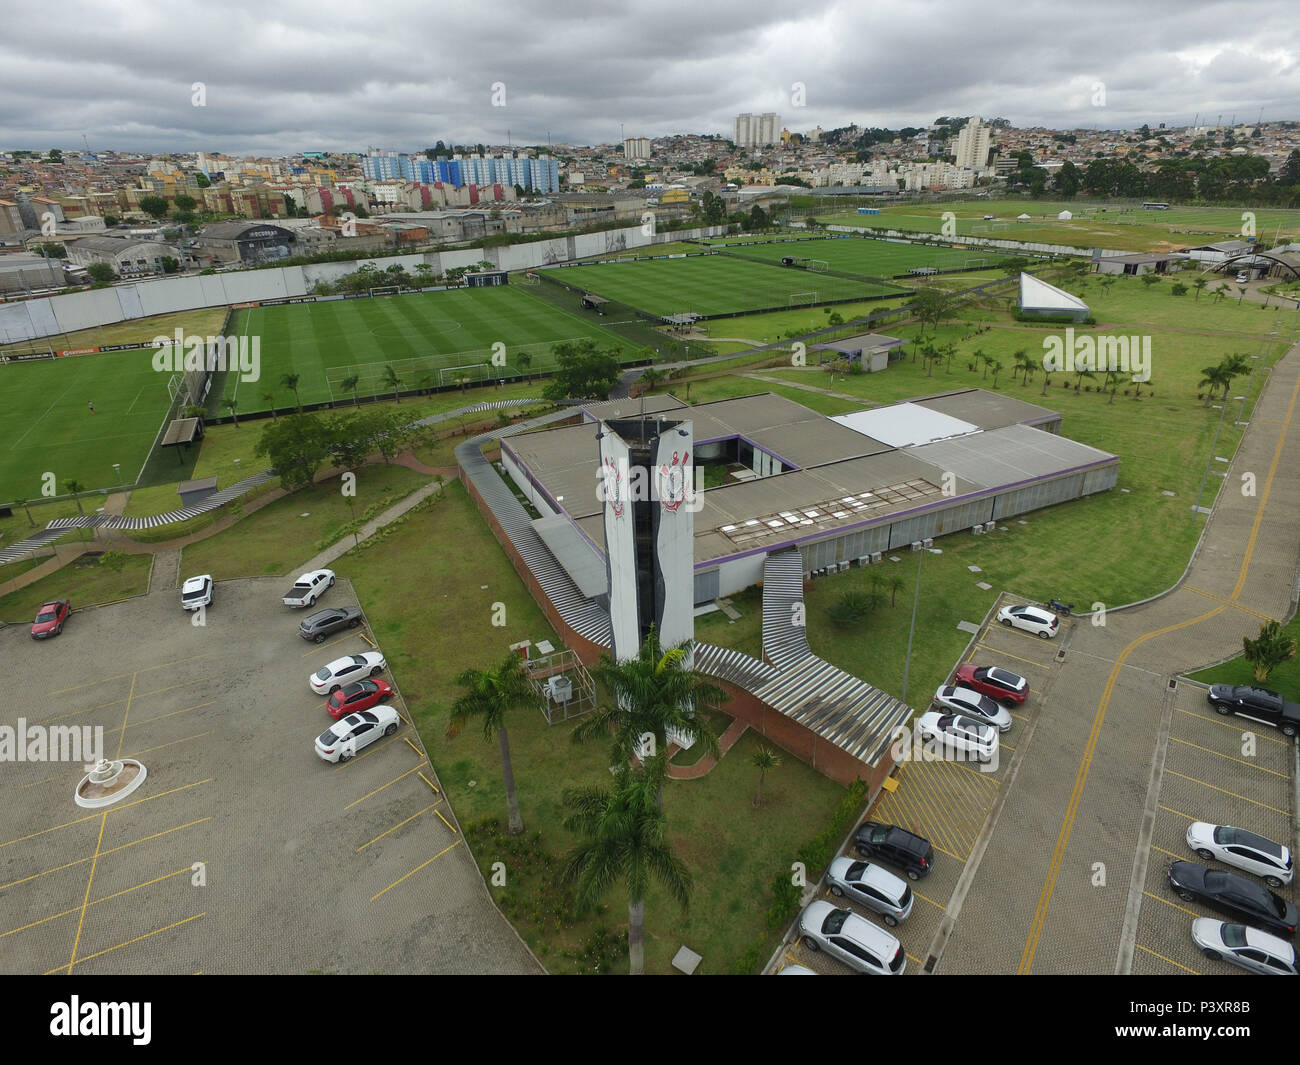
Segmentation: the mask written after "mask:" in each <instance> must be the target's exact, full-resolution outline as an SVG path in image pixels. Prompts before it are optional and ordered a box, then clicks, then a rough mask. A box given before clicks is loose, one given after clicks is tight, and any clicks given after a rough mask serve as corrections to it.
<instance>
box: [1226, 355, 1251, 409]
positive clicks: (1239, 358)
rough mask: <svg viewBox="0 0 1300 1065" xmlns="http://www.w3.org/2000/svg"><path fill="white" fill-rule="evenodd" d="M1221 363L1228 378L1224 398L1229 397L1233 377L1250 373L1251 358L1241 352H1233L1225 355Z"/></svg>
mask: <svg viewBox="0 0 1300 1065" xmlns="http://www.w3.org/2000/svg"><path fill="white" fill-rule="evenodd" d="M1219 365H1220V366H1222V367H1223V374H1224V377H1225V378H1226V380H1225V381H1224V385H1223V398H1224V399H1227V398H1228V392H1229V391H1231V389H1232V380H1233V378H1234V377H1240V376H1242V375H1243V374H1247V373H1250V369H1251V366H1250V360H1249V359H1248V358H1247V357H1246V356H1245V355H1242V354H1241V353H1240V352H1233V354H1231V355H1227V356H1225V357H1224V358H1223V359H1222V361H1220V363H1219Z"/></svg>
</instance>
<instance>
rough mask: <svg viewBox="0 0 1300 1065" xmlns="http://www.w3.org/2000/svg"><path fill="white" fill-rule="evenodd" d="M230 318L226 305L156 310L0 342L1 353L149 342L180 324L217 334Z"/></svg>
mask: <svg viewBox="0 0 1300 1065" xmlns="http://www.w3.org/2000/svg"><path fill="white" fill-rule="evenodd" d="M225 320H226V308H225V307H203V308H200V309H198V310H193V311H177V312H175V313H174V314H155V315H153V316H152V317H150V318H132V319H131V320H130V321H127V322H114V323H113V324H112V325H97V326H94V327H93V328H91V329H76V330H74V331H73V332H71V333H55V334H54V335H53V336H49V337H42V338H41V339H39V340H22V341H18V342H17V343H14V344H0V355H18V354H22V353H25V352H30V351H67V350H70V349H74V348H97V347H101V346H105V345H110V344H148V343H150V342H151V341H152V340H153V338H154V337H157V336H167V337H170V336H173V335H174V334H175V331H176V329H177V328H180V329H182V330H183V331H184V332H186V333H192V334H194V335H195V336H215V335H216V334H217V333H219V332H220V331H221V325H222V323H223V322H225Z"/></svg>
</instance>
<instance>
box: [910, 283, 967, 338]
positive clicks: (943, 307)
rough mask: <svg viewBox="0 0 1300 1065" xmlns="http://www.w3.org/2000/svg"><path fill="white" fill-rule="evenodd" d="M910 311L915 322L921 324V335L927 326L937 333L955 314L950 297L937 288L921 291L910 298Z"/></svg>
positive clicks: (955, 310) (954, 306)
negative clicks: (914, 317)
mask: <svg viewBox="0 0 1300 1065" xmlns="http://www.w3.org/2000/svg"><path fill="white" fill-rule="evenodd" d="M911 310H912V313H913V314H914V315H915V316H916V319H917V321H919V322H920V323H921V331H922V333H924V331H925V327H926V326H927V325H929V326H931V327H932V328H933V329H934V330H935V331H937V330H938V328H939V326H940V325H941V324H942V323H944V322H946V321H949V320H950V319H952V318H953V317H955V316H956V313H957V308H956V305H955V303H954V301H953V299H952V297H951V296H949V295H948V293H946V292H944V291H942V290H941V289H937V288H924V289H921V291H919V292H918V293H917V294H916V295H915V296H913V297H912V303H911Z"/></svg>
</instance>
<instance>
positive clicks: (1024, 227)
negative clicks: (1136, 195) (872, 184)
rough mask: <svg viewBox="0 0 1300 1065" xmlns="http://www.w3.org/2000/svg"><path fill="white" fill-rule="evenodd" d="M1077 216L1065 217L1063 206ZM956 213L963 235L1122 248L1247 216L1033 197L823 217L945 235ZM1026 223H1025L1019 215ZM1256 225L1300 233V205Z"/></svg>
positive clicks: (1232, 229)
mask: <svg viewBox="0 0 1300 1065" xmlns="http://www.w3.org/2000/svg"><path fill="white" fill-rule="evenodd" d="M1066 210H1068V211H1070V212H1071V214H1073V216H1074V217H1073V218H1072V219H1069V220H1060V219H1058V218H1057V215H1058V214H1059V213H1060V212H1061V211H1066ZM947 211H951V212H952V213H953V215H955V216H956V217H955V220H954V221H955V223H956V234H957V236H959V237H964V236H982V237H989V238H994V239H998V240H1018V241H1027V242H1035V243H1045V244H1067V245H1070V246H1072V247H1076V248H1093V247H1101V248H1115V249H1118V250H1122V251H1166V250H1171V249H1178V248H1187V247H1196V246H1197V245H1200V244H1205V243H1208V242H1211V241H1216V240H1224V239H1229V238H1233V237H1237V236H1239V235H1240V233H1241V227H1242V219H1241V214H1242V212H1241V208H1239V207H1172V208H1170V209H1169V210H1168V211H1144V210H1142V208H1141V206H1140V205H1134V204H1101V203H1090V202H1086V201H1068V202H1066V201H1053V200H1031V199H1023V198H1019V199H1002V200H969V201H961V202H955V203H935V204H899V205H897V206H894V207H889V206H884V207H882V208H881V212H880V214H879V215H860V214H857V213H856V211H855V212H850V213H847V214H836V215H831V214H827V215H819V216H818V220H819V221H821V222H823V223H825V224H828V225H844V226H862V227H872V228H876V229H897V230H902V231H904V232H915V233H939V232H940V231H941V229H940V227H941V226H942V224H943V214H944V212H947ZM986 214H991V215H994V216H996V221H997V222H1003V223H1007V225H1006V226H1005V228H994V226H993V223H990V222H987V221H985V220H984V218H983V216H984V215H986ZM1021 214H1027V215H1029V216H1030V217H1029V219H1028V220H1027V221H1023V222H1018V221H1016V218H1017V216H1018V215H1021ZM1254 214H1255V226H1256V229H1257V230H1258V232H1259V233H1260V234H1261V235H1263V234H1265V233H1268V234H1270V235H1273V234H1275V233H1277V232H1278V227H1279V226H1281V238H1280V239H1281V240H1283V241H1285V240H1286V239H1287V238H1288V237H1289V238H1290V239H1292V240H1294V239H1295V238H1296V236H1297V235H1300V211H1288V210H1280V209H1271V208H1264V209H1259V210H1255V211H1254Z"/></svg>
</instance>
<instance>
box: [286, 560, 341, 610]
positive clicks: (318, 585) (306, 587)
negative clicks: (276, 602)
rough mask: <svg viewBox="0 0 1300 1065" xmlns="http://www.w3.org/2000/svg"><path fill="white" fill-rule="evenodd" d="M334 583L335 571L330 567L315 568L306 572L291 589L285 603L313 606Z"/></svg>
mask: <svg viewBox="0 0 1300 1065" xmlns="http://www.w3.org/2000/svg"><path fill="white" fill-rule="evenodd" d="M333 583H334V571H333V570H329V569H318V570H313V571H312V572H311V573H304V574H303V575H302V576H301V577H299V578H298V579H297V580H296V581H294V582H293V587H292V588H290V589H289V591H288V592H287V593H286V595H285V597H284V605H285V606H292V607H305V606H311V605H312V604H313V603H314V602H316V600H317V599H319V598H320V597H321V596H322V595H323V594H324V593H325V589H326V588H329V587H330V586H331V585H333Z"/></svg>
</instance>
